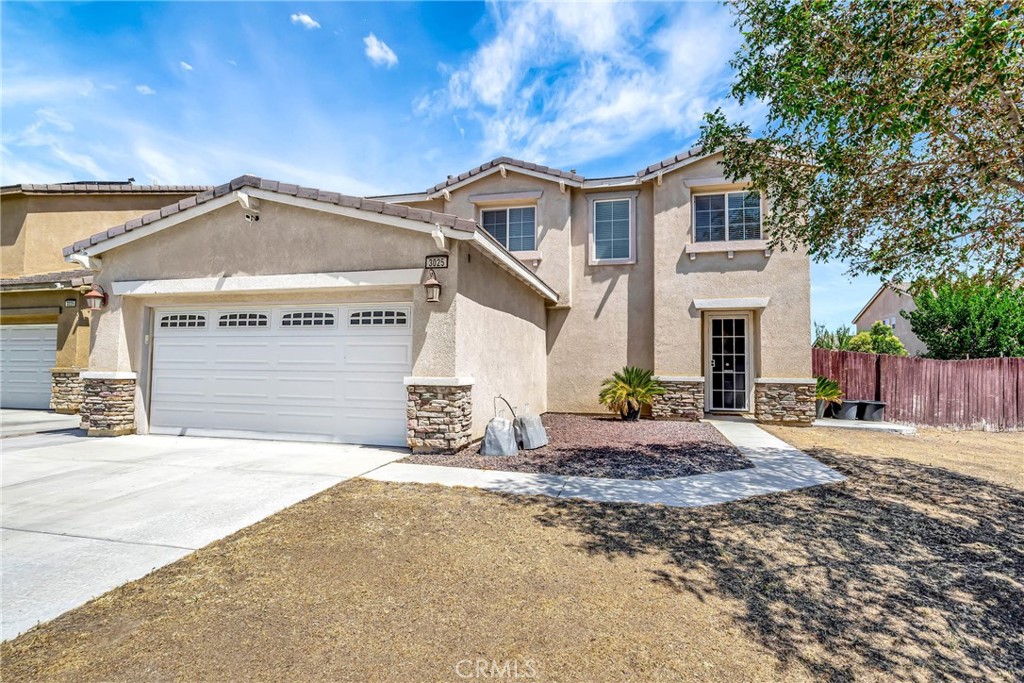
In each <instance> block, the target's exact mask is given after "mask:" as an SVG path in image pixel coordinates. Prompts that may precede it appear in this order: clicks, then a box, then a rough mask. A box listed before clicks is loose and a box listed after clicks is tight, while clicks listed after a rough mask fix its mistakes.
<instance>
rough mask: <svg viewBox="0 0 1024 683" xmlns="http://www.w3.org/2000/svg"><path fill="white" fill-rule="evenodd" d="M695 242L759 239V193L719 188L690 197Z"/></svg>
mask: <svg viewBox="0 0 1024 683" xmlns="http://www.w3.org/2000/svg"><path fill="white" fill-rule="evenodd" d="M693 226H694V238H695V241H697V242H725V241H734V240H759V239H761V193H760V192H746V191H744V192H719V193H717V194H698V195H694V197H693Z"/></svg>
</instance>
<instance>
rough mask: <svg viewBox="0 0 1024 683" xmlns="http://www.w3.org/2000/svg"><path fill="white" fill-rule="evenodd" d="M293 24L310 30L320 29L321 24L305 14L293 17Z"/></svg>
mask: <svg viewBox="0 0 1024 683" xmlns="http://www.w3.org/2000/svg"><path fill="white" fill-rule="evenodd" d="M292 23H293V24H298V25H300V26H303V27H305V28H308V29H311V30H312V29H314V28H320V24H319V23H318V22H317V21H316V19H314V18H313V17H311V16H309V15H308V14H305V13H301V12H300V13H298V14H293V15H292Z"/></svg>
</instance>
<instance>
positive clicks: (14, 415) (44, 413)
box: [0, 408, 81, 436]
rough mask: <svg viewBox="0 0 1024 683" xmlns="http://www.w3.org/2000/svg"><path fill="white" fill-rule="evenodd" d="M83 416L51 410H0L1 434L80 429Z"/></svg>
mask: <svg viewBox="0 0 1024 683" xmlns="http://www.w3.org/2000/svg"><path fill="white" fill-rule="evenodd" d="M80 422H81V418H79V417H78V416H77V415H60V414H58V413H54V412H51V411H49V410H16V409H12V408H4V409H3V410H0V436H19V435H21V434H37V433H39V432H55V431H61V430H65V429H78V425H79V423H80Z"/></svg>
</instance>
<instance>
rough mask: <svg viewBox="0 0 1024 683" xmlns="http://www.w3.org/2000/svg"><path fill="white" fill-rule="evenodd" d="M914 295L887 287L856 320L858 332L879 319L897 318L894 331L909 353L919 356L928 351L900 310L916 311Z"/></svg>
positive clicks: (868, 327)
mask: <svg viewBox="0 0 1024 683" xmlns="http://www.w3.org/2000/svg"><path fill="white" fill-rule="evenodd" d="M916 310H917V306H916V305H915V304H914V297H912V296H910V295H908V294H900V293H898V292H894V291H893V290H891V289H889V288H888V287H886V288H885V289H883V290H882V292H881V293H880V294H879V295H878V296H877V297H876V298H875V300H874V301H873V302H871V305H870V306H868V308H867V309H866V310H865V311H864V313H863V315H861V316H860V317H859V318H857V320H856V321H855V324H856V325H857V331H858V332H865V331H867V330H870V329H871V326H872V325H873V324H874V323H875V322H876V321H878V320H885V319H887V318H895V319H896V324H895V326H894V328H893V331H894V332H895V333H896V336H897V337H899V338H900V341H901V342H903V346H905V347H907V353H909V354H910V355H911V356H919V355H921V354H923V353H925V352H927V351H928V347H927V346H925V344H924V342H922V341H921V340H920V339H918V338H917V335H916V334H914V333H913V331H911V329H910V321H909V320H907V319H906V318H904V317H903V316H901V315H900V311H916Z"/></svg>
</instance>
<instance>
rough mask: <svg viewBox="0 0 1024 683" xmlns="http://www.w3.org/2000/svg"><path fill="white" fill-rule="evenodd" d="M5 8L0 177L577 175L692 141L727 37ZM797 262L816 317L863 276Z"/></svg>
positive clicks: (459, 18) (553, 21)
mask: <svg viewBox="0 0 1024 683" xmlns="http://www.w3.org/2000/svg"><path fill="white" fill-rule="evenodd" d="M0 11H2V62H3V63H2V77H3V88H2V114H3V129H2V149H0V152H2V168H0V174H2V178H0V181H2V183H4V184H10V183H19V182H60V181H69V180H80V179H110V180H113V179H124V178H127V177H129V176H130V177H134V178H135V179H136V181H137V182H138V183H157V184H175V183H211V184H212V183H219V182H224V181H225V180H227V179H230V178H233V177H235V176H237V175H240V174H242V173H255V174H257V175H262V176H265V177H270V178H275V179H279V180H283V181H290V182H298V183H302V184H308V185H313V186H315V187H321V188H326V189H332V190H337V191H343V192H349V193H353V194H379V193H386V192H402V191H420V190H423V189H425V188H426V187H428V186H430V185H433V184H434V183H436V182H438V181H440V180H442V179H443V178H444V177H445V176H446V175H448V174H450V173H459V172H461V171H464V170H466V169H469V168H471V167H473V166H476V165H478V164H480V163H481V162H483V161H486V160H488V159H491V158H493V157H495V156H499V155H502V154H508V155H510V156H516V157H520V158H525V159H528V160H531V161H535V162H538V163H545V164H549V165H553V166H556V167H559V168H565V169H570V168H573V169H577V170H578V171H579V172H580V173H583V174H584V175H586V176H589V177H597V176H602V175H621V174H629V173H633V172H635V171H636V170H637V169H639V168H641V167H643V166H645V165H647V164H649V163H652V162H654V161H657V160H659V159H662V158H664V157H667V156H670V155H672V154H675V153H676V152H678V151H680V150H683V149H686V148H688V147H689V146H690V145H691V144H692V143H693V141H694V140H695V138H696V136H697V132H698V126H699V122H700V119H701V117H702V115H703V114H704V112H705V111H707V110H710V109H713V108H715V107H716V106H723V107H724V108H726V109H727V110H728V111H730V112H731V113H732V115H733V116H736V117H744V118H747V119H748V120H750V121H752V122H755V123H756V121H757V120H758V117H759V116H760V115H761V111H762V110H761V107H760V106H758V105H757V104H754V105H751V106H748V107H746V108H744V109H740V108H739V107H737V106H736V105H735V104H734V103H732V102H730V100H729V99H728V97H727V91H728V87H729V83H730V80H731V77H732V73H731V71H730V68H729V66H728V60H729V57H730V55H731V54H732V52H733V50H734V49H735V47H736V46H737V44H738V39H739V36H738V34H737V32H736V29H735V28H734V27H733V26H732V20H731V17H730V16H729V13H728V11H727V10H726V9H725V8H723V7H721V6H720V5H717V4H712V3H672V4H659V3H654V2H641V3H594V4H590V3H558V4H556V3H536V4H535V3H525V2H515V3H488V4H483V3H474V2H456V3H442V2H430V3H398V2H389V3H377V2H357V3H328V2H306V3H291V2H274V3H206V2H188V3H184V2H179V3H128V2H123V3H121V2H119V3H95V4H65V3H23V2H4V3H3V4H2V6H0ZM845 270H846V268H845V266H844V265H843V264H838V263H834V264H815V265H814V266H813V267H812V302H813V303H812V307H813V318H814V319H815V320H819V321H823V322H828V323H829V324H830V325H836V324H841V323H845V322H849V320H850V319H851V318H852V317H853V315H854V314H855V313H856V312H857V310H859V308H860V306H861V305H863V303H865V302H866V301H867V299H868V297H870V296H871V294H872V293H873V292H874V290H875V289H876V288H877V280H875V279H873V278H867V277H863V276H862V277H858V278H855V279H853V280H852V281H851V280H850V279H848V278H847V277H846V276H845V275H844V271H845Z"/></svg>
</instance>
